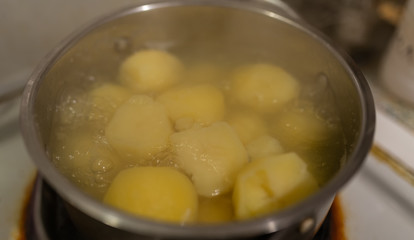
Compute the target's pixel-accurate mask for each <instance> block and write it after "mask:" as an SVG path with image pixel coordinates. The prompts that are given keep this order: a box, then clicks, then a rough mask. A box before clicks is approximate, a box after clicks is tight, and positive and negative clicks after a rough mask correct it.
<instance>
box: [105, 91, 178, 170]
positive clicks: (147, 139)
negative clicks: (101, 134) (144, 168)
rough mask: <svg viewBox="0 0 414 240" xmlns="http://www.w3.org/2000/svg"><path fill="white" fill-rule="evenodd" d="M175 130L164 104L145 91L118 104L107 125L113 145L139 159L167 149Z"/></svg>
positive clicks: (136, 159) (121, 153)
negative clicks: (143, 93) (144, 93)
mask: <svg viewBox="0 0 414 240" xmlns="http://www.w3.org/2000/svg"><path fill="white" fill-rule="evenodd" d="M172 133H173V130H172V127H171V123H170V120H169V119H168V116H167V111H166V110H165V108H164V106H163V105H161V104H160V103H157V102H155V101H154V100H153V99H152V98H150V97H148V96H145V95H134V96H132V97H131V98H130V99H128V100H127V101H126V102H124V103H123V104H122V105H121V106H119V108H118V109H117V110H116V112H115V114H114V116H113V117H112V118H111V120H110V121H109V123H108V125H107V126H106V129H105V135H106V137H107V139H108V142H109V143H110V144H111V146H113V147H114V148H115V149H116V150H117V152H118V153H119V154H120V155H122V156H123V157H124V158H125V159H128V160H131V161H133V162H137V163H139V162H142V161H144V160H146V159H148V158H150V157H151V156H153V155H155V154H157V153H159V152H161V151H163V150H165V149H166V148H167V147H168V138H169V136H170V135H171V134H172Z"/></svg>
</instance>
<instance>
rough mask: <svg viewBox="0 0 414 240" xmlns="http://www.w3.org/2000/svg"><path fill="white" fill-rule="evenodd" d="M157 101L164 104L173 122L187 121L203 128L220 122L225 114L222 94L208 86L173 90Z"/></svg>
mask: <svg viewBox="0 0 414 240" xmlns="http://www.w3.org/2000/svg"><path fill="white" fill-rule="evenodd" d="M157 101H159V102H161V103H162V104H164V106H165V107H166V108H167V110H168V114H169V116H170V118H171V119H172V120H173V121H174V122H177V121H180V119H187V120H192V121H193V123H197V124H200V125H204V126H205V125H209V124H211V123H213V122H215V121H218V120H221V119H222V118H223V115H224V112H225V105H224V98H223V95H222V93H221V92H220V90H218V89H217V88H215V87H213V86H212V85H208V84H202V85H193V86H183V87H179V88H173V89H171V90H168V91H167V92H165V93H163V94H162V95H160V96H159V97H158V98H157Z"/></svg>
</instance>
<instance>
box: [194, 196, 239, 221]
mask: <svg viewBox="0 0 414 240" xmlns="http://www.w3.org/2000/svg"><path fill="white" fill-rule="evenodd" d="M232 219H233V205H232V202H231V199H230V198H227V197H213V198H201V200H200V202H199V207H198V219H197V220H198V221H199V222H201V223H223V222H229V221H231V220H232Z"/></svg>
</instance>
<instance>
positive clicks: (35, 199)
mask: <svg viewBox="0 0 414 240" xmlns="http://www.w3.org/2000/svg"><path fill="white" fill-rule="evenodd" d="M334 214H335V212H334V211H332V210H331V211H329V213H328V216H327V217H326V219H325V221H324V223H323V224H322V226H321V228H320V229H319V231H318V232H317V234H316V235H315V237H314V238H313V240H334V239H335V238H334V237H333V232H334V228H335V224H333V218H334V216H333V215H334ZM25 215H26V217H25V222H24V237H25V239H26V240H86V239H85V238H83V237H82V236H81V235H80V234H79V233H78V231H77V230H76V228H75V226H74V225H73V223H72V222H71V220H70V218H69V216H68V213H67V212H66V209H65V207H64V204H63V201H62V199H61V198H60V196H59V195H57V194H56V192H55V191H54V190H53V189H52V188H51V187H50V186H49V185H48V184H47V183H46V182H45V181H43V180H42V179H41V178H40V177H38V178H37V179H36V182H35V185H34V188H33V191H32V193H31V196H30V201H29V205H28V207H27V208H26V213H25Z"/></svg>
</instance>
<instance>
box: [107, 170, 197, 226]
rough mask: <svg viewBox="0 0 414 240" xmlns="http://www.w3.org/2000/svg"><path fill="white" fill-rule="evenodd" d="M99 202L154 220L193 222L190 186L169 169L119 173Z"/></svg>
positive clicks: (194, 198)
mask: <svg viewBox="0 0 414 240" xmlns="http://www.w3.org/2000/svg"><path fill="white" fill-rule="evenodd" d="M103 201H104V202H105V203H107V204H110V205H112V206H114V207H116V208H119V209H122V210H124V211H126V212H129V213H132V214H136V215H138V216H141V217H148V218H152V219H155V220H161V221H167V222H175V223H181V224H184V223H188V222H193V221H194V220H196V218H197V211H198V199H197V193H196V191H195V189H194V186H193V184H192V183H191V181H190V179H188V177H187V176H185V175H184V174H183V173H181V172H179V171H178V170H177V169H175V168H171V167H134V168H130V169H126V170H123V171H121V172H120V173H119V174H118V175H117V176H116V177H115V179H114V181H113V182H112V184H111V186H110V187H109V189H108V191H107V193H106V195H105V197H104V200H103Z"/></svg>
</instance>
